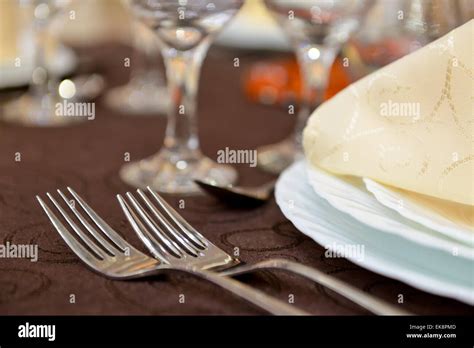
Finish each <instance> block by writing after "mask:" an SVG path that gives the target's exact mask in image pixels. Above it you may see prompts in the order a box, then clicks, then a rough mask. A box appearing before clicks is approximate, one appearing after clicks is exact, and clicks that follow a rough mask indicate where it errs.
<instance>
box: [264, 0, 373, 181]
mask: <svg viewBox="0 0 474 348" xmlns="http://www.w3.org/2000/svg"><path fill="white" fill-rule="evenodd" d="M372 3H373V1H371V0H265V4H266V6H267V8H268V9H269V10H270V12H271V13H272V14H273V16H274V17H275V19H276V20H277V21H278V23H279V24H280V25H281V27H282V28H283V30H284V31H285V33H286V34H287V35H288V37H289V39H290V42H291V44H292V46H293V49H294V51H295V53H296V57H297V60H298V63H299V66H300V69H301V72H302V74H301V75H302V77H303V100H304V101H303V102H302V103H301V105H300V110H299V112H298V116H297V121H296V127H295V129H294V131H293V133H292V135H291V136H290V137H288V138H286V139H284V140H283V141H281V142H279V143H276V144H271V145H267V146H263V147H260V148H259V149H258V150H257V154H258V162H257V163H258V166H259V167H260V168H261V169H263V170H265V171H268V172H270V173H273V174H279V173H280V172H281V171H283V169H285V168H286V167H287V166H289V165H290V164H291V163H292V162H293V161H294V160H295V159H297V158H298V157H301V156H302V150H301V137H302V132H303V128H304V126H305V124H306V120H307V118H308V116H309V114H310V112H311V111H312V110H314V109H315V108H316V107H317V106H318V105H319V104H321V102H322V101H323V97H324V92H325V90H326V88H327V84H328V78H329V72H330V68H331V66H332V64H333V63H334V60H335V58H336V56H337V54H338V52H339V50H340V48H341V46H342V44H343V43H345V42H346V41H347V40H348V39H349V37H350V35H351V34H352V33H353V32H354V31H355V30H356V29H357V28H358V27H359V25H360V23H361V19H362V17H363V15H364V14H365V12H366V11H367V9H368V7H369V6H370V5H371V4H372Z"/></svg>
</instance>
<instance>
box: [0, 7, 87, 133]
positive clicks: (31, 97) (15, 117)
mask: <svg viewBox="0 0 474 348" xmlns="http://www.w3.org/2000/svg"><path fill="white" fill-rule="evenodd" d="M22 3H23V4H25V5H30V6H32V7H33V22H32V26H33V28H32V30H31V33H32V34H33V35H34V38H33V44H34V48H33V50H34V70H33V73H32V76H31V81H30V88H29V90H28V92H27V93H26V94H24V95H22V96H21V97H20V98H18V99H16V100H13V101H11V102H9V103H7V104H6V105H5V106H4V109H3V118H2V120H3V121H5V122H10V123H16V124H21V125H25V126H38V127H50V126H62V125H66V124H71V123H76V122H80V121H84V120H85V119H86V118H84V117H60V116H58V115H56V113H55V105H57V103H61V102H62V101H63V100H64V98H68V97H69V92H70V91H69V90H67V86H65V88H63V89H62V90H61V89H60V88H59V82H58V79H57V76H55V74H52V73H51V71H50V70H49V69H48V67H47V63H46V48H47V30H48V26H49V24H50V23H51V20H52V19H53V18H54V17H55V16H57V15H58V14H61V13H62V12H63V11H64V10H65V9H66V8H67V6H69V4H70V3H71V0H25V1H23V2H22ZM61 94H64V95H61Z"/></svg>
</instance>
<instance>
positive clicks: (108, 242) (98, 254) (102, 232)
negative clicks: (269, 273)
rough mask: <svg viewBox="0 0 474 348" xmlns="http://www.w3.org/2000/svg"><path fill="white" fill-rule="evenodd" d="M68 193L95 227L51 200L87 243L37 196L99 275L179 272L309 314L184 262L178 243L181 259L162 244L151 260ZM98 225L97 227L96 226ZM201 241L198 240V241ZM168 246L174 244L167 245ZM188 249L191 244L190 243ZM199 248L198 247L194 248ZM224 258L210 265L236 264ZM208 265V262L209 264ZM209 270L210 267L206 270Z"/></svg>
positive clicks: (269, 306)
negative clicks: (77, 221)
mask: <svg viewBox="0 0 474 348" xmlns="http://www.w3.org/2000/svg"><path fill="white" fill-rule="evenodd" d="M68 191H69V192H70V193H71V195H72V196H73V197H74V199H75V200H77V202H78V203H79V206H80V207H81V208H82V209H83V211H84V212H85V213H86V214H87V216H88V217H89V218H90V219H91V220H92V221H93V224H94V225H92V224H91V223H89V222H88V221H87V220H86V218H85V217H84V215H83V213H81V212H80V211H79V210H78V208H76V205H75V204H74V205H73V204H71V203H70V200H68V198H67V197H66V196H65V195H64V194H63V193H62V191H60V190H58V194H59V195H60V197H61V198H62V199H63V200H64V202H65V204H66V205H67V206H68V208H70V210H71V211H72V213H73V214H74V216H76V218H77V219H78V220H79V222H80V224H81V225H82V227H83V228H84V229H85V230H84V229H82V228H81V227H80V226H79V225H78V224H77V223H76V222H74V220H73V219H72V217H71V215H70V214H68V213H67V212H66V211H65V209H64V208H62V206H61V205H60V204H59V203H58V202H57V201H56V199H55V198H54V197H53V196H52V195H51V194H49V193H47V194H46V195H47V197H48V198H49V200H50V201H51V202H52V203H53V205H54V207H55V208H56V209H57V211H58V212H59V213H60V214H61V216H62V217H63V218H64V219H65V221H66V222H67V224H68V225H69V226H70V228H71V229H72V230H73V231H74V232H75V234H77V235H78V236H79V238H80V239H81V240H82V242H83V243H84V245H83V244H81V243H79V242H78V240H76V238H74V237H73V235H72V233H71V232H70V230H69V229H68V228H66V227H65V226H64V224H63V223H62V222H61V221H60V220H59V219H58V217H57V215H56V214H55V213H54V212H53V211H52V210H51V208H49V206H48V205H47V204H46V203H45V202H44V201H43V200H42V199H41V198H40V197H39V196H37V200H38V202H39V203H40V205H41V207H42V208H43V210H44V212H45V213H46V215H47V216H48V218H49V219H50V221H51V223H52V225H53V226H54V227H55V229H56V231H57V232H58V233H59V234H60V235H61V237H62V238H63V240H64V241H65V242H66V244H67V245H68V246H69V247H70V248H71V250H72V251H73V252H74V253H75V254H76V255H77V256H78V257H79V258H80V259H81V261H83V262H84V263H85V264H86V265H87V266H88V267H89V268H91V269H92V270H94V271H95V272H97V273H99V274H101V275H103V276H105V277H108V278H112V279H119V280H125V279H136V278H143V277H152V276H156V275H158V274H160V273H163V272H166V271H173V270H174V271H179V272H185V273H189V274H192V275H195V276H198V277H201V278H203V279H206V280H208V281H210V282H212V283H214V284H216V285H218V286H220V287H222V288H224V289H227V290H229V291H231V292H232V293H234V294H236V295H238V296H240V297H242V298H244V299H246V300H247V301H249V302H251V303H253V304H254V305H257V306H259V307H261V308H262V309H265V310H266V311H268V312H270V313H272V314H280V315H303V314H308V313H306V312H305V311H303V310H299V309H297V308H295V307H293V306H291V305H290V304H288V303H285V302H282V301H279V300H277V299H274V298H272V297H270V296H268V295H266V294H264V293H262V292H260V291H258V290H256V289H252V288H250V287H248V286H246V285H244V284H242V283H239V282H237V281H235V280H232V279H229V278H224V277H221V276H218V275H215V274H214V273H211V272H207V271H204V270H203V269H202V268H201V267H197V265H196V264H193V263H192V261H191V262H187V261H186V260H185V259H184V250H183V249H178V246H177V244H174V246H175V247H174V248H173V251H174V252H176V253H180V255H181V256H182V257H181V258H178V257H176V256H175V255H173V254H171V253H169V252H168V251H165V249H164V248H163V246H162V245H160V252H157V251H156V250H155V249H153V250H155V252H154V255H155V257H156V256H158V255H159V259H154V258H151V257H149V256H147V255H145V254H143V253H142V252H140V251H139V250H137V249H135V248H134V247H133V246H132V245H131V244H129V243H128V242H127V241H125V240H124V239H123V238H122V237H121V236H120V235H119V234H118V233H117V232H116V231H114V230H113V229H112V228H111V227H110V226H109V225H108V224H107V223H106V222H105V221H104V220H103V219H102V218H101V217H100V216H99V215H97V213H96V212H95V211H94V210H92V209H91V208H90V207H89V206H88V205H87V203H86V202H85V201H84V200H82V198H81V197H79V195H77V193H75V192H74V191H73V190H72V189H71V188H68ZM94 226H95V227H94ZM196 240H197V239H196ZM166 244H167V246H169V245H170V243H166ZM187 245H188V247H191V244H190V243H189V242H188V244H187ZM194 248H195V247H194ZM194 250H197V249H194ZM219 256H223V255H222V254H221V255H217V257H216V259H215V260H214V259H212V257H213V256H211V263H210V264H208V266H213V265H214V263H216V264H217V265H220V264H222V263H224V264H225V263H227V262H234V261H233V260H232V259H231V258H230V257H229V256H228V255H224V259H222V257H219ZM205 262H206V261H205ZM204 268H206V267H204Z"/></svg>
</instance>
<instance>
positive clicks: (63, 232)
mask: <svg viewBox="0 0 474 348" xmlns="http://www.w3.org/2000/svg"><path fill="white" fill-rule="evenodd" d="M36 199H37V200H38V202H39V204H40V205H41V208H43V210H44V212H45V213H46V215H47V216H48V218H49V220H50V221H51V223H52V224H53V226H54V228H56V231H58V233H59V235H60V236H61V238H62V239H63V240H64V241H65V242H66V244H67V245H68V246H69V248H71V250H72V251H73V252H74V253H75V254H76V255H77V256H78V257H79V258H80V259H81V260H82V261H83V262H85V263H86V264H87V265H89V266H91V267H93V268H96V267H95V266H94V264H95V263H96V262H97V261H99V258H98V257H97V256H96V255H94V254H92V253H91V252H90V251H89V250H87V249H86V248H84V247H83V246H82V244H81V243H79V242H78V241H77V240H76V238H74V237H73V236H72V235H71V233H70V232H69V231H68V230H67V228H66V227H64V225H63V224H62V223H61V221H60V220H59V219H58V217H57V216H56V215H55V214H54V213H53V212H52V211H51V209H49V207H48V206H47V204H46V203H45V202H43V200H42V199H41V198H40V197H39V196H36Z"/></svg>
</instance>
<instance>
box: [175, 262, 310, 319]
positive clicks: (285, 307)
mask: <svg viewBox="0 0 474 348" xmlns="http://www.w3.org/2000/svg"><path fill="white" fill-rule="evenodd" d="M170 270H173V271H174V270H177V271H182V272H185V273H189V274H192V275H195V276H197V277H199V278H202V279H205V280H207V281H209V282H211V283H214V284H215V285H218V286H219V287H221V288H223V289H225V290H228V291H229V292H231V293H233V294H234V295H237V296H238V297H240V298H243V299H245V300H247V301H248V302H250V303H252V304H254V305H256V306H257V307H260V308H262V309H264V310H265V311H267V312H268V313H271V314H275V315H310V313H308V312H305V311H303V310H301V309H298V308H296V307H295V306H292V305H290V304H288V303H286V302H283V301H281V300H278V299H276V298H275V297H272V296H270V295H267V294H266V293H264V292H262V291H260V290H257V289H254V288H252V287H250V286H248V285H245V284H243V283H241V282H239V281H237V280H234V279H232V278H226V277H222V276H221V275H219V274H217V273H212V272H209V271H202V270H195V269H190V268H185V267H173V268H170Z"/></svg>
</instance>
